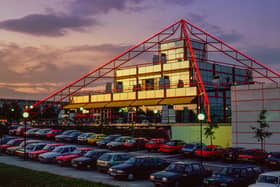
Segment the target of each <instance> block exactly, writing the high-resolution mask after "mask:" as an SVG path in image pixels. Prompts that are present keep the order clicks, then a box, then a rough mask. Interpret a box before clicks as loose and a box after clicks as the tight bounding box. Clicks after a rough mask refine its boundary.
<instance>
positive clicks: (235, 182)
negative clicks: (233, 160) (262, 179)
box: [203, 164, 262, 187]
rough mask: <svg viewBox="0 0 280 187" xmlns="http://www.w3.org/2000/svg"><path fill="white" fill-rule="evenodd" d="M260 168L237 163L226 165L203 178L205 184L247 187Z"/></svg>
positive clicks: (254, 178)
mask: <svg viewBox="0 0 280 187" xmlns="http://www.w3.org/2000/svg"><path fill="white" fill-rule="evenodd" d="M261 172H262V170H261V169H260V168H259V167H257V166H254V165H245V164H242V165H241V164H237V165H231V166H226V167H223V168H221V169H220V171H218V172H216V173H214V174H213V175H212V176H211V177H209V178H207V179H204V180H203V183H204V185H205V186H221V187H222V186H227V187H235V186H238V187H243V186H244V187H245V186H246V187H247V186H248V185H249V184H252V183H254V182H255V181H256V179H257V177H258V175H259V174H260V173H261Z"/></svg>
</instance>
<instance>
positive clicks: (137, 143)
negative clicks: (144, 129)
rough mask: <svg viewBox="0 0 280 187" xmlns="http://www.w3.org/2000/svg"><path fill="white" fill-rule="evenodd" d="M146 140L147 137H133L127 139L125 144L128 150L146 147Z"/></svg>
mask: <svg viewBox="0 0 280 187" xmlns="http://www.w3.org/2000/svg"><path fill="white" fill-rule="evenodd" d="M146 142H147V139H146V138H133V139H129V140H126V141H125V143H124V144H123V146H124V148H125V149H127V150H135V149H144V148H145V143H146Z"/></svg>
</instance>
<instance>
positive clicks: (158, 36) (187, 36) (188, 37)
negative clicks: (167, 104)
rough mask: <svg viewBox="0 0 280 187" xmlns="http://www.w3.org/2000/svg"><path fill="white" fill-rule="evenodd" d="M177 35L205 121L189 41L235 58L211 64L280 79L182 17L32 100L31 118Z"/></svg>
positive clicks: (205, 99) (202, 87)
mask: <svg viewBox="0 0 280 187" xmlns="http://www.w3.org/2000/svg"><path fill="white" fill-rule="evenodd" d="M178 32H179V33H178ZM176 34H178V35H179V37H178V38H180V39H184V40H185V43H186V46H187V48H188V50H189V55H190V57H189V58H188V60H190V62H191V63H190V65H191V67H192V68H193V69H194V73H195V76H194V78H195V80H196V82H197V87H198V93H199V95H200V96H202V102H203V105H204V108H205V111H206V115H207V120H208V121H210V120H211V118H210V104H209V99H208V96H207V93H206V90H205V84H204V82H203V80H202V77H201V73H200V69H199V67H198V62H197V58H196V56H195V53H194V50H193V47H192V43H191V41H193V40H194V41H199V42H201V43H204V44H205V45H207V46H208V47H209V48H211V50H210V49H208V50H207V52H208V53H210V52H214V53H215V52H219V53H222V54H223V55H225V56H227V57H229V58H231V59H232V60H234V61H235V63H231V64H230V63H224V62H219V61H215V60H210V59H204V60H206V61H208V62H210V63H216V64H227V65H231V66H234V67H243V68H244V69H247V70H251V71H252V72H254V73H255V74H256V75H255V78H261V79H264V80H266V81H268V82H273V83H276V84H277V83H278V82H280V81H279V80H280V74H279V73H277V72H275V71H274V70H272V69H270V68H268V67H267V66H265V65H263V64H262V63H260V62H258V61H256V60H255V59H253V58H251V57H249V56H248V55H246V54H244V53H242V52H241V51H239V50H237V49H235V48H233V47H232V46H230V45H229V44H227V43H225V42H223V41H222V40H220V39H218V38H217V37H215V36H213V35H211V34H210V33H208V32H206V31H204V30H202V29H201V28H199V27H198V26H196V25H194V24H192V23H191V22H189V21H187V20H184V19H181V20H178V21H176V22H175V23H173V24H171V25H169V26H167V27H166V28H164V29H162V30H161V31H159V32H157V33H155V34H154V35H152V36H151V37H148V38H147V39H145V40H144V41H142V42H140V43H138V44H136V45H135V46H133V47H131V48H130V49H128V50H127V51H125V52H123V53H121V54H120V55H118V56H116V57H115V58H113V59H111V60H109V61H107V62H106V63H104V64H103V65H101V66H99V67H97V68H95V69H94V70H92V71H90V72H88V73H87V74H85V75H83V76H82V77H80V78H79V79H77V80H75V81H73V82H71V83H70V84H68V85H67V86H65V87H63V88H61V89H59V90H58V91H56V92H54V93H53V94H51V95H49V96H48V97H46V98H44V99H42V100H41V101H39V102H37V103H35V104H34V105H33V107H38V108H39V110H38V112H36V113H31V115H30V118H32V117H34V116H36V115H37V114H39V113H41V112H43V111H45V110H46V109H48V108H50V107H52V106H54V105H56V104H60V105H61V107H62V104H63V103H65V102H69V100H70V97H71V96H73V95H76V94H77V93H78V92H79V91H81V90H82V89H83V88H86V87H87V86H89V85H91V84H92V83H94V82H96V81H97V80H100V79H102V78H115V76H116V75H115V71H116V70H117V69H119V68H121V67H122V68H123V67H124V66H125V64H127V63H128V62H129V61H131V60H132V59H134V58H136V57H137V56H139V55H141V54H143V53H146V52H158V50H159V45H160V43H162V42H165V41H168V40H169V39H171V38H172V37H174V36H175V35H176ZM155 47H158V50H155V49H154V48H155ZM112 74H113V75H112ZM30 110H31V108H27V109H25V111H30Z"/></svg>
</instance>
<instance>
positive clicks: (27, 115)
mask: <svg viewBox="0 0 280 187" xmlns="http://www.w3.org/2000/svg"><path fill="white" fill-rule="evenodd" d="M22 117H23V118H24V145H23V146H24V147H23V148H24V157H23V158H24V160H26V153H25V152H26V120H27V119H28V117H29V113H28V112H23V114H22Z"/></svg>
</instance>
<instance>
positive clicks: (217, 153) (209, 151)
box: [194, 145, 224, 158]
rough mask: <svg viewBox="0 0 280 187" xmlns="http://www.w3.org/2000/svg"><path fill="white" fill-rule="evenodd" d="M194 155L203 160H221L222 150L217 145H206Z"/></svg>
mask: <svg viewBox="0 0 280 187" xmlns="http://www.w3.org/2000/svg"><path fill="white" fill-rule="evenodd" d="M194 154H195V155H196V156H198V157H200V156H202V157H203V158H222V157H223V155H224V149H223V148H222V147H221V146H219V145H206V146H204V147H203V148H202V154H201V150H196V151H195V152H194Z"/></svg>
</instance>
